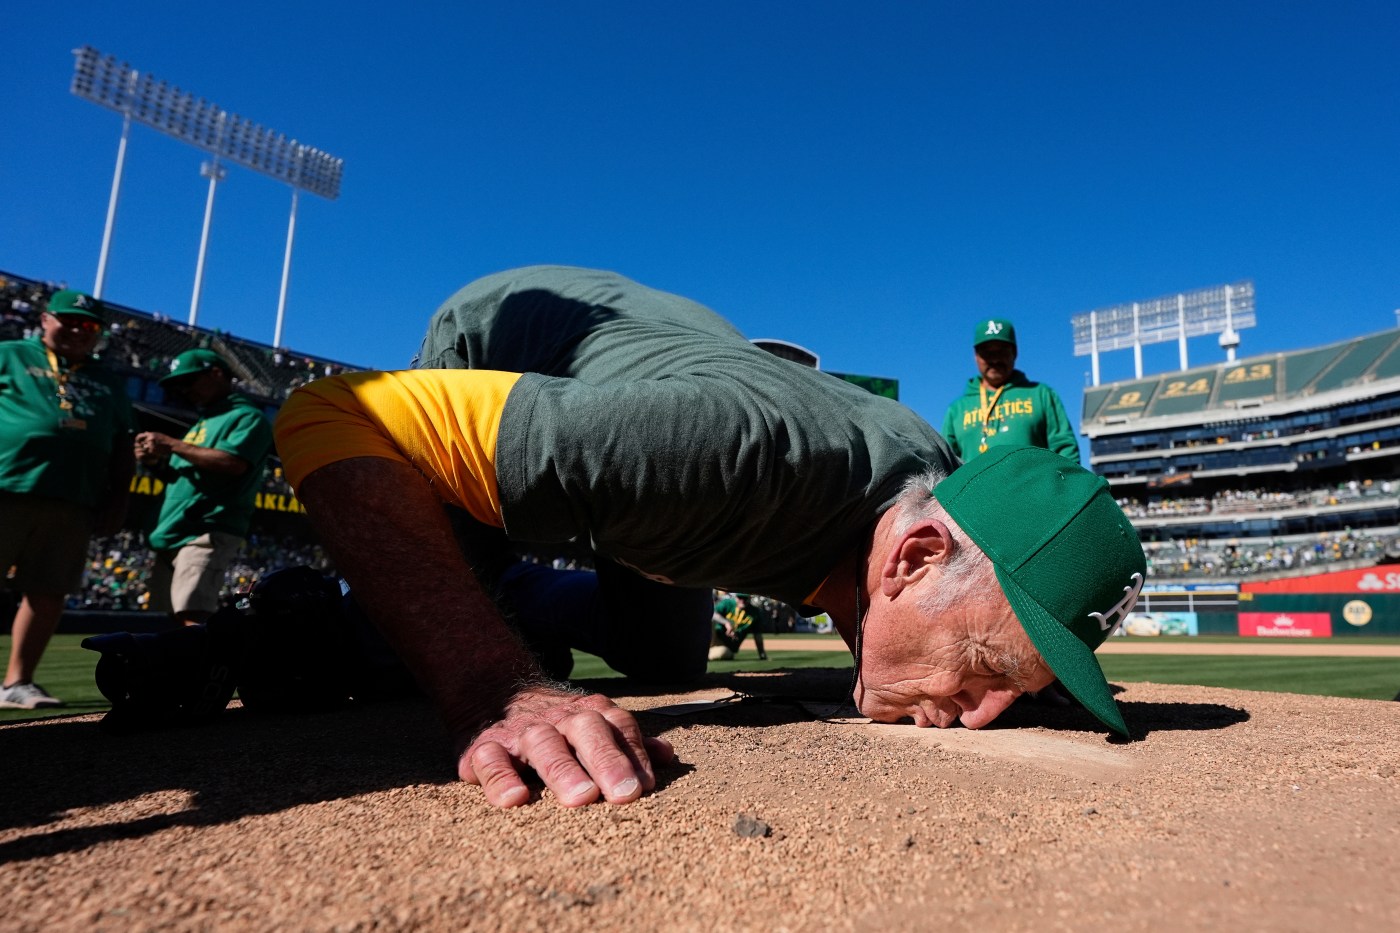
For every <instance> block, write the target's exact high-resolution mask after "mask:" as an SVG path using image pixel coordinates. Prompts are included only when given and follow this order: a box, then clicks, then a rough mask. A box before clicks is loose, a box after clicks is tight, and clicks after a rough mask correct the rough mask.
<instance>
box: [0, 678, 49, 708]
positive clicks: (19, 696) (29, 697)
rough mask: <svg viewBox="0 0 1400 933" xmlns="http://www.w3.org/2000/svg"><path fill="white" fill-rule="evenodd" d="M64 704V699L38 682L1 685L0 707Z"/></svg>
mask: <svg viewBox="0 0 1400 933" xmlns="http://www.w3.org/2000/svg"><path fill="white" fill-rule="evenodd" d="M62 705H63V701H62V700H60V699H59V698H58V697H55V696H50V695H49V692H48V691H47V690H45V689H44V688H43V687H41V686H39V685H38V684H36V683H24V684H11V685H10V686H8V687H0V709H44V708H46V707H50V706H62Z"/></svg>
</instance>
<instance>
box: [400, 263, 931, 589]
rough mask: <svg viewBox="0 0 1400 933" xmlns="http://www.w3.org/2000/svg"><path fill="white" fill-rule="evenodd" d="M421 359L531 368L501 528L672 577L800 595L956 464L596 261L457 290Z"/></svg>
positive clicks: (509, 438) (814, 377) (512, 432)
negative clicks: (904, 501)
mask: <svg viewBox="0 0 1400 933" xmlns="http://www.w3.org/2000/svg"><path fill="white" fill-rule="evenodd" d="M419 361H420V362H419V365H421V366H425V367H429V368H479V369H502V370H509V371H517V372H526V373H537V374H538V373H542V374H544V375H527V376H525V377H524V378H522V379H521V380H520V381H519V382H518V383H516V385H515V387H514V388H513V389H512V390H511V393H510V396H509V398H508V399H507V401H506V406H505V410H504V413H503V416H502V421H501V431H500V436H499V438H498V440H497V445H496V472H497V480H498V483H499V486H500V493H501V506H502V517H503V518H504V521H505V527H506V533H507V534H508V535H509V536H510V537H511V538H513V539H515V540H518V541H522V542H532V543H556V542H563V541H569V540H577V541H580V542H584V543H588V544H591V545H592V547H593V549H594V550H595V551H596V552H598V553H600V554H602V555H604V556H606V557H610V558H612V559H614V560H617V561H619V562H620V563H624V564H627V565H628V566H631V567H633V568H634V569H636V570H638V571H639V572H641V573H643V574H645V575H648V576H651V577H653V578H656V579H663V580H667V581H669V582H673V583H676V584H679V585H682V586H721V587H723V588H725V589H729V590H737V591H740V592H745V593H762V594H765V595H769V596H773V597H775V598H777V599H781V600H783V601H784V602H788V603H791V604H793V605H798V604H801V603H802V602H803V601H804V600H805V599H806V598H807V597H808V596H809V595H811V593H812V591H813V590H814V589H815V588H816V587H817V585H818V584H820V583H821V581H822V579H823V578H824V577H825V576H826V575H827V574H828V573H829V572H830V571H831V569H832V566H833V565H834V563H835V561H836V560H838V559H839V558H841V557H842V556H844V555H846V554H848V553H850V552H851V550H852V549H853V548H854V547H855V546H856V545H857V544H858V543H859V541H860V540H861V538H862V537H863V536H864V535H865V534H867V533H868V532H869V530H870V529H871V527H872V526H873V525H874V523H875V522H876V521H877V520H878V519H879V517H880V515H881V514H882V513H883V512H884V511H885V510H886V509H887V508H889V506H890V505H892V504H893V502H894V500H895V499H896V498H897V497H898V495H899V492H900V490H901V488H902V487H903V484H904V482H905V480H906V479H907V478H908V477H909V476H910V475H911V474H915V473H918V472H921V471H923V470H924V469H926V468H928V467H937V468H939V469H941V470H943V471H945V472H946V471H948V470H951V468H952V466H953V465H954V463H955V462H956V461H955V460H954V458H953V456H952V453H951V451H949V449H948V446H947V444H946V443H945V442H944V441H943V439H942V438H940V437H939V436H938V434H937V433H936V432H934V430H933V429H932V428H931V427H929V426H928V424H926V423H925V422H924V421H923V419H921V418H919V417H918V416H917V415H916V414H914V413H913V412H912V411H910V410H909V409H907V408H905V407H904V406H902V405H900V404H899V403H898V402H895V401H892V400H890V399H886V398H880V397H878V396H875V395H872V394H870V393H869V392H866V391H865V390H863V389H860V388H858V387H856V386H853V385H851V384H849V383H847V382H844V381H842V380H840V379H837V378H835V377H833V376H830V375H827V374H825V373H821V372H817V371H816V370H813V369H809V368H807V367H804V366H801V365H799V364H797V363H792V362H789V361H786V360H781V359H779V358H778V357H776V356H773V355H772V354H770V353H768V352H766V351H764V350H761V349H759V348H758V347H755V346H754V345H753V344H751V343H749V342H748V341H747V340H745V339H744V337H743V336H742V335H741V334H740V333H739V332H738V331H737V330H735V329H734V327H733V326H732V325H731V324H729V323H728V322H727V321H725V320H724V319H723V318H721V317H719V316H718V315H717V314H715V313H714V312H713V311H710V310H709V309H708V308H705V307H704V306H703V305H700V304H697V303H695V302H693V301H689V300H688V299H685V298H680V297H678V296H676V295H669V294H667V293H665V292H659V291H656V290H655V289H651V288H647V287H646V286H643V285H639V284H637V283H636V282H632V281H630V280H628V279H625V278H623V277H621V276H618V275H615V274H613V273H609V272H599V271H595V270H588V269H571V268H566V267H559V266H545V267H533V268H528V269H519V270H514V271H512V272H505V273H500V274H498V275H494V276H490V277H488V278H486V279H482V280H480V281H478V282H476V283H473V284H472V285H469V286H467V287H466V288H465V289H463V290H462V291H460V292H458V293H457V294H456V295H454V296H453V297H452V298H451V299H450V300H449V301H448V302H447V304H446V305H445V306H444V307H443V308H442V309H441V310H440V311H439V312H438V314H437V315H436V316H435V317H434V319H433V322H432V324H431V325H430V328H429V332H428V336H427V337H426V338H425V340H424V342H423V347H422V349H421V350H420V353H419ZM548 377H568V378H548Z"/></svg>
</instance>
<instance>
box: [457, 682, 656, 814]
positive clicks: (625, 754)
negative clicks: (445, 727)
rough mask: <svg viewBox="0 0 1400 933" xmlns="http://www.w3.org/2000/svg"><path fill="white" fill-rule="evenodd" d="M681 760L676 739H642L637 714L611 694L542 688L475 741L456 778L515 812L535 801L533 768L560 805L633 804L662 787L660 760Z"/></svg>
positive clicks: (526, 694)
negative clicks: (529, 779) (529, 778)
mask: <svg viewBox="0 0 1400 933" xmlns="http://www.w3.org/2000/svg"><path fill="white" fill-rule="evenodd" d="M674 760H675V753H674V752H673V751H672V749H671V744H670V743H669V742H666V741H665V740H663V739H654V738H647V737H645V736H643V735H642V730H641V727H640V726H638V725H637V721H636V719H634V718H633V716H632V714H631V713H629V712H627V711H626V710H624V709H622V708H620V707H618V706H617V705H616V704H614V703H613V702H612V700H609V699H608V698H607V697H605V696H601V695H599V694H590V695H584V694H579V693H572V692H570V691H567V690H562V689H559V688H556V687H546V686H535V687H529V688H526V689H525V690H522V691H520V692H519V693H517V694H516V695H515V697H514V699H512V700H511V702H510V703H509V704H508V706H507V707H506V716H505V718H504V719H502V720H500V721H499V722H495V723H492V724H491V725H490V726H488V727H487V728H485V729H483V730H482V731H481V732H480V734H478V735H477V736H476V737H475V739H473V740H471V743H470V745H469V746H468V747H467V749H466V751H465V752H463V753H462V755H461V757H460V758H459V759H458V761H457V773H458V775H459V776H460V777H461V778H462V780H464V781H469V782H471V783H473V784H480V785H481V789H482V790H483V791H485V793H486V799H487V800H488V801H489V802H490V803H492V804H494V805H495V806H498V807H515V806H520V805H521V804H523V803H526V802H528V801H529V799H530V789H529V787H528V786H527V785H526V783H525V780H524V774H525V772H527V771H529V770H533V771H534V772H535V773H536V774H538V775H539V777H540V779H541V780H542V781H544V783H545V786H546V787H548V788H549V789H550V790H552V791H553V792H554V795H555V796H556V797H558V798H559V802H560V803H561V804H563V805H564V806H566V807H577V806H582V805H583V804H587V803H592V802H594V801H595V800H597V799H598V798H599V797H600V796H601V797H602V798H603V799H605V800H607V801H608V802H609V803H630V802H631V801H633V800H636V799H637V798H638V797H640V796H642V794H643V793H644V792H645V791H649V790H651V789H652V788H654V787H655V786H656V776H655V773H654V772H653V770H652V762H653V761H656V762H657V763H660V764H669V763H671V762H672V761H674Z"/></svg>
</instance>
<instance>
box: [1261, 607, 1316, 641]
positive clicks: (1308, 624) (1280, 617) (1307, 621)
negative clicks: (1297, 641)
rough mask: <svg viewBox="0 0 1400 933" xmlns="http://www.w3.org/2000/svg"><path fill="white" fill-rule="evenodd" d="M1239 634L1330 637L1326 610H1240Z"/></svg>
mask: <svg viewBox="0 0 1400 933" xmlns="http://www.w3.org/2000/svg"><path fill="white" fill-rule="evenodd" d="M1240 634H1241V635H1246V636H1249V637H1253V638H1331V637H1332V615H1331V613H1327V612H1241V613H1240Z"/></svg>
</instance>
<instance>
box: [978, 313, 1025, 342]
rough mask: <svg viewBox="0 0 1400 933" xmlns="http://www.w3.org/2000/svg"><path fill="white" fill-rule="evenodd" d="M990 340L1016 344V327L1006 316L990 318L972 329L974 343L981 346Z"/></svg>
mask: <svg viewBox="0 0 1400 933" xmlns="http://www.w3.org/2000/svg"><path fill="white" fill-rule="evenodd" d="M989 340H1000V341H1001V342H1002V343H1009V344H1011V345H1012V346H1013V347H1014V346H1016V327H1015V326H1014V325H1013V324H1012V323H1011V322H1010V321H1008V320H1007V319H1006V318H1001V317H994V318H988V319H987V320H985V321H982V322H981V323H979V324H978V325H977V326H976V327H975V328H973V330H972V345H973V346H974V347H975V346H979V345H980V344H984V343H986V342H987V341H989Z"/></svg>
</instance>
